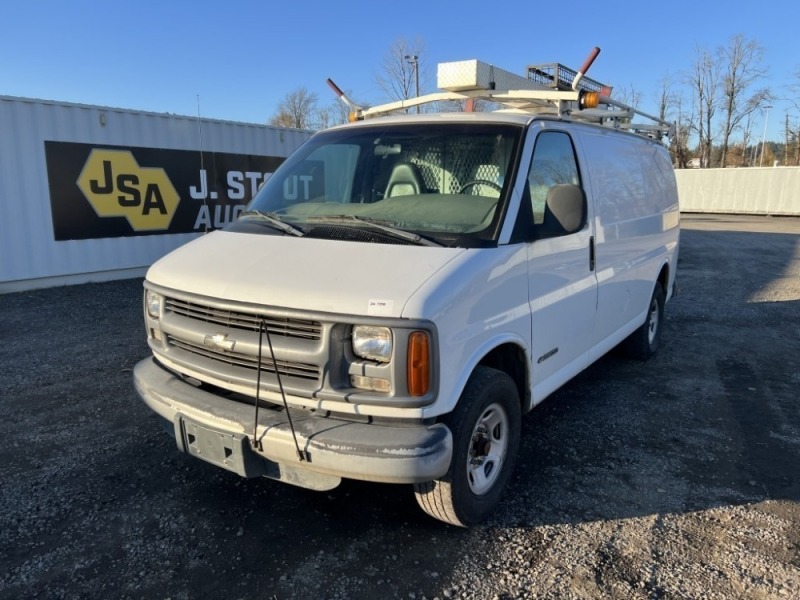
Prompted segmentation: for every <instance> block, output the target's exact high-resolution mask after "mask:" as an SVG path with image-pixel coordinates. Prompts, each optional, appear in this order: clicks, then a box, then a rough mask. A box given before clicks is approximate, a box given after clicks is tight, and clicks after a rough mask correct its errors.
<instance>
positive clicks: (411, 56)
mask: <svg viewBox="0 0 800 600" xmlns="http://www.w3.org/2000/svg"><path fill="white" fill-rule="evenodd" d="M405 59H406V60H407V61H408V62H409V64H412V65H414V79H415V82H416V92H417V98H419V56H417V55H416V54H406V56H405ZM417 114H419V104H417Z"/></svg>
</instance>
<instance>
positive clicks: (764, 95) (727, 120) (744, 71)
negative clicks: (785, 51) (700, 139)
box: [718, 33, 771, 167]
mask: <svg viewBox="0 0 800 600" xmlns="http://www.w3.org/2000/svg"><path fill="white" fill-rule="evenodd" d="M718 55H719V65H720V71H721V91H722V113H723V123H722V131H721V135H722V147H721V151H722V156H721V158H720V166H721V167H724V166H725V165H726V160H727V155H728V143H729V141H730V137H731V134H732V133H733V132H734V130H735V129H737V128H738V127H739V126H740V125H741V123H742V119H744V118H745V117H749V116H750V115H751V114H752V113H753V112H754V111H756V110H758V109H760V108H761V107H762V106H764V105H765V104H766V103H767V102H768V101H769V100H770V98H771V95H770V92H769V90H768V89H759V90H755V91H752V92H751V90H752V87H753V85H754V84H755V83H756V82H757V81H759V80H760V79H763V78H764V77H765V76H766V73H767V70H766V69H765V68H764V67H763V66H762V61H763V57H764V50H763V48H762V47H761V46H759V45H758V44H757V43H756V42H755V41H753V40H747V39H745V37H744V35H742V34H740V33H739V34H736V35H734V36H732V37H731V38H730V40H729V42H728V45H727V46H724V47H720V48H719V49H718Z"/></svg>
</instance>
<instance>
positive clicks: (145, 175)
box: [78, 149, 181, 231]
mask: <svg viewBox="0 0 800 600" xmlns="http://www.w3.org/2000/svg"><path fill="white" fill-rule="evenodd" d="M78 187H79V188H80V190H81V192H83V195H84V196H86V199H87V200H88V201H89V204H91V205H92V208H94V210H95V212H96V213H97V215H98V216H100V217H125V218H126V219H127V220H128V223H130V226H131V227H132V228H133V229H134V231H158V230H163V229H167V228H168V227H169V224H170V222H171V221H172V217H173V216H174V214H175V210H176V209H177V208H178V203H179V202H180V200H181V199H180V196H178V192H177V191H176V190H175V187H174V186H173V185H172V182H171V181H170V180H169V177H167V174H166V173H165V172H164V169H159V168H154V167H140V166H139V163H137V162H136V159H135V158H134V157H133V155H132V154H131V153H130V152H129V151H126V150H99V149H94V150H92V152H91V154H90V155H89V158H88V160H87V161H86V165H84V167H83V171H81V174H80V176H79V177H78Z"/></svg>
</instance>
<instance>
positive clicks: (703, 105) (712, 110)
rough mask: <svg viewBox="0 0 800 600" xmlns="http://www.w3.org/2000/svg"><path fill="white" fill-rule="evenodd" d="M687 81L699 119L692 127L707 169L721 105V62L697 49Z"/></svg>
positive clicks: (702, 49)
mask: <svg viewBox="0 0 800 600" xmlns="http://www.w3.org/2000/svg"><path fill="white" fill-rule="evenodd" d="M686 80H687V83H688V84H689V86H690V88H691V90H692V102H693V104H694V108H695V109H696V111H697V118H696V120H694V121H693V122H692V124H691V127H692V129H694V130H695V131H697V137H698V143H697V146H698V154H699V155H700V156H699V158H700V166H701V167H703V168H707V167H708V166H710V164H711V151H712V148H713V144H714V131H713V123H714V115H715V114H716V112H717V107H718V104H719V99H718V89H719V62H718V61H717V60H715V58H714V57H713V56H712V55H711V54H710V53H709V52H708V50H707V49H706V48H703V47H699V46H698V47H697V48H695V61H694V63H693V65H692V68H691V71H690V72H689V74H688V75H687V76H686Z"/></svg>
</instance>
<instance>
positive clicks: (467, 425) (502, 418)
mask: <svg viewBox="0 0 800 600" xmlns="http://www.w3.org/2000/svg"><path fill="white" fill-rule="evenodd" d="M520 418H521V411H520V402H519V394H518V392H517V386H516V385H515V384H514V381H513V380H512V379H511V377H509V376H508V375H507V374H505V373H503V372H502V371H498V370H496V369H491V368H489V367H484V366H478V367H476V368H475V371H473V373H472V375H471V376H470V378H469V381H468V382H467V385H466V387H465V388H464V392H463V393H462V394H461V399H460V400H459V402H458V405H457V406H456V408H455V410H454V411H453V412H452V413H450V414H449V415H447V417H446V418H445V419H443V422H444V423H445V424H446V425H447V426H448V427H449V428H450V431H451V432H452V434H453V458H452V460H451V463H450V469H449V470H448V472H447V474H446V475H445V476H444V477H442V478H441V479H438V480H435V481H427V482H425V483H418V484H415V485H414V494H415V496H416V499H417V503H418V504H419V506H420V508H422V510H424V511H425V512H426V513H428V514H429V515H430V516H432V517H433V518H435V519H439V520H440V521H444V522H445V523H450V524H452V525H458V526H460V527H466V526H468V525H474V524H476V523H479V522H481V521H483V520H484V519H486V517H488V516H489V514H490V513H491V512H492V510H494V508H495V506H497V503H498V502H499V501H500V496H501V494H502V492H503V489H504V488H505V486H506V483H507V482H508V479H509V477H510V475H511V471H512V470H513V468H514V462H515V460H516V456H517V450H518V448H519V437H520Z"/></svg>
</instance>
